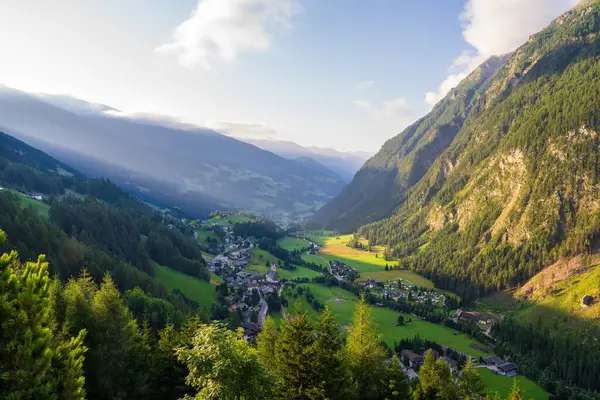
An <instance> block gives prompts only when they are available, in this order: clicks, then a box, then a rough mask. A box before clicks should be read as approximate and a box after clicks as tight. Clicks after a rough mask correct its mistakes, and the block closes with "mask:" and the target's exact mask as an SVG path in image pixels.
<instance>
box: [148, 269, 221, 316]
mask: <svg viewBox="0 0 600 400" xmlns="http://www.w3.org/2000/svg"><path fill="white" fill-rule="evenodd" d="M153 264H154V267H155V269H156V278H157V279H158V280H159V281H160V282H161V283H162V284H163V285H165V287H166V288H167V289H168V290H173V289H179V290H181V292H182V293H183V294H185V295H186V296H187V297H189V298H190V299H192V300H195V301H197V302H198V304H200V307H205V308H207V309H208V308H210V305H211V304H212V303H214V302H215V300H216V299H217V291H216V289H215V287H216V285H215V284H213V283H211V282H212V281H216V278H214V277H213V276H212V275H211V282H206V281H204V280H202V279H199V278H194V277H192V276H189V275H186V274H184V273H181V272H179V271H175V270H174V269H171V268H167V267H163V266H162V265H159V264H156V263H153Z"/></svg>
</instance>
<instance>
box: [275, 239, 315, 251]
mask: <svg viewBox="0 0 600 400" xmlns="http://www.w3.org/2000/svg"><path fill="white" fill-rule="evenodd" d="M277 246H279V247H281V248H282V249H284V250H288V251H294V250H301V249H305V248H307V247H308V246H309V243H308V242H307V241H306V240H304V239H298V238H294V237H284V238H282V239H279V240H278V241H277Z"/></svg>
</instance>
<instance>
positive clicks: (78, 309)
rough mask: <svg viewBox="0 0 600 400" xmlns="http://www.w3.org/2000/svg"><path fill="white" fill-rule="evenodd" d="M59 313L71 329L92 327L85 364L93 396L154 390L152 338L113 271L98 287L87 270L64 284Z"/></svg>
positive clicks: (137, 394) (132, 395)
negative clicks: (151, 380) (133, 313)
mask: <svg viewBox="0 0 600 400" xmlns="http://www.w3.org/2000/svg"><path fill="white" fill-rule="evenodd" d="M57 314H58V315H60V316H61V318H63V319H64V322H63V324H64V327H65V328H64V329H65V331H66V332H69V333H71V334H72V332H79V331H80V330H81V329H85V330H86V331H87V335H86V338H85V344H86V346H87V347H88V348H89V350H88V353H87V357H86V359H85V361H84V363H83V366H84V372H85V377H86V381H85V387H86V391H87V393H88V396H89V398H90V399H105V398H116V399H119V398H139V397H143V396H144V395H146V394H147V392H148V389H149V384H148V378H149V374H150V370H149V368H148V363H149V358H150V343H149V337H148V335H147V334H144V332H143V331H141V330H140V329H139V327H138V324H137V322H136V320H135V319H134V318H133V317H132V316H131V313H130V311H129V310H128V309H127V306H126V305H125V304H124V303H123V300H122V298H121V295H120V293H119V291H118V289H117V287H116V285H115V283H114V282H113V281H112V279H111V278H110V276H108V275H106V276H105V277H104V279H103V281H102V284H101V285H100V287H99V288H98V287H97V286H96V284H95V283H94V282H93V280H92V278H91V276H90V275H89V274H87V272H85V271H84V272H83V273H82V275H81V276H80V277H79V278H77V279H71V280H70V281H69V282H67V284H66V285H65V288H64V290H63V292H62V296H61V298H60V305H59V307H58V311H57Z"/></svg>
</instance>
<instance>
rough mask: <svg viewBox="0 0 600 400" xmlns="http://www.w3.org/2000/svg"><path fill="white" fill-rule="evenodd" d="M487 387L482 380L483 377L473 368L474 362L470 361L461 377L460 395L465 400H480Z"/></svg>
mask: <svg viewBox="0 0 600 400" xmlns="http://www.w3.org/2000/svg"><path fill="white" fill-rule="evenodd" d="M484 389H485V385H484V384H483V381H482V380H481V376H479V374H478V373H477V371H476V370H475V368H473V361H472V360H471V359H469V361H467V364H466V365H465V366H464V368H463V369H462V373H461V376H460V388H459V391H460V394H461V396H463V397H464V398H465V399H479V398H480V397H481V395H482V394H483V392H484Z"/></svg>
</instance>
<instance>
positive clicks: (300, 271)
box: [244, 265, 320, 281]
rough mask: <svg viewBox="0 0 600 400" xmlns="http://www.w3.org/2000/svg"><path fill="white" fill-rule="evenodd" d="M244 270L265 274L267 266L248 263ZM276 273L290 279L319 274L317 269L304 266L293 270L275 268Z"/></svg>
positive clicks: (311, 276) (312, 276)
mask: <svg viewBox="0 0 600 400" xmlns="http://www.w3.org/2000/svg"><path fill="white" fill-rule="evenodd" d="M244 271H247V272H254V273H256V274H266V273H267V266H266V265H250V266H248V267H247V268H246V269H245V270H244ZM277 275H279V277H280V278H281V279H287V280H288V281H291V280H292V279H296V278H309V279H311V278H314V277H316V276H319V275H320V274H319V273H318V272H317V271H313V270H312V269H308V268H306V267H301V266H299V265H298V266H296V269H295V270H293V271H288V270H287V269H283V268H277Z"/></svg>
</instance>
